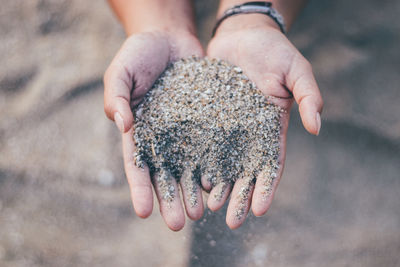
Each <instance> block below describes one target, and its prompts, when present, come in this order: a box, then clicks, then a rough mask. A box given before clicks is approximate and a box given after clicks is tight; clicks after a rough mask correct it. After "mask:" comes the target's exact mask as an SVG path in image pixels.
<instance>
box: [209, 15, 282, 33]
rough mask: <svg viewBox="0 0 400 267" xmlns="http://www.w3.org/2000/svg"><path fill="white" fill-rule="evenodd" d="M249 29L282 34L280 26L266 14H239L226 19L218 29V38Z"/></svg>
mask: <svg viewBox="0 0 400 267" xmlns="http://www.w3.org/2000/svg"><path fill="white" fill-rule="evenodd" d="M247 29H271V30H277V31H279V32H280V28H279V25H278V24H277V23H276V22H275V21H274V20H273V19H272V18H270V17H269V16H267V15H264V14H257V13H252V14H238V15H234V16H231V17H228V18H226V19H225V20H224V21H223V22H222V23H221V24H220V25H219V27H218V29H217V31H216V36H217V35H220V34H225V33H231V32H235V31H241V30H247Z"/></svg>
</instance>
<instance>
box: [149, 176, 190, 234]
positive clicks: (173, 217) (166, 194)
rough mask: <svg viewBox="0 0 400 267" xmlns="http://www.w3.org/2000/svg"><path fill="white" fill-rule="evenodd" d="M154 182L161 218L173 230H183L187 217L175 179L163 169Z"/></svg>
mask: <svg viewBox="0 0 400 267" xmlns="http://www.w3.org/2000/svg"><path fill="white" fill-rule="evenodd" d="M153 180H154V181H153V183H154V189H155V191H156V194H157V198H158V202H159V203H160V212H161V216H162V217H163V219H164V221H165V223H166V224H167V226H168V227H169V228H170V229H171V230H173V231H179V230H181V229H182V228H183V226H184V225H185V215H184V213H183V207H182V203H181V199H180V196H179V190H178V185H177V183H176V180H175V178H174V177H172V175H171V173H170V172H169V171H168V170H164V169H162V170H160V172H159V173H156V174H155V175H154V179H153Z"/></svg>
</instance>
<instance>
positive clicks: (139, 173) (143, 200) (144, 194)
mask: <svg viewBox="0 0 400 267" xmlns="http://www.w3.org/2000/svg"><path fill="white" fill-rule="evenodd" d="M122 149H123V156H124V166H125V173H126V177H127V179H128V183H129V189H130V191H131V198H132V203H133V207H134V209H135V212H136V214H137V215H138V216H139V217H141V218H146V217H148V216H150V214H151V212H152V210H153V191H152V189H151V187H152V186H151V180H150V174H149V169H148V168H147V167H145V168H144V169H141V168H139V167H137V166H136V164H135V159H134V151H135V143H134V141H133V127H132V128H131V129H130V130H129V131H128V132H126V133H124V134H122Z"/></svg>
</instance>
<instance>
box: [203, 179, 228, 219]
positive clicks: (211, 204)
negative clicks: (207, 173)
mask: <svg viewBox="0 0 400 267" xmlns="http://www.w3.org/2000/svg"><path fill="white" fill-rule="evenodd" d="M230 191H231V186H230V185H227V184H223V183H221V184H218V185H217V186H216V187H214V188H213V189H212V191H211V192H210V196H209V197H208V199H207V206H208V208H209V209H210V210H211V211H214V212H215V211H218V210H219V209H221V208H222V207H223V206H224V204H225V202H226V199H227V198H228V196H229V193H230Z"/></svg>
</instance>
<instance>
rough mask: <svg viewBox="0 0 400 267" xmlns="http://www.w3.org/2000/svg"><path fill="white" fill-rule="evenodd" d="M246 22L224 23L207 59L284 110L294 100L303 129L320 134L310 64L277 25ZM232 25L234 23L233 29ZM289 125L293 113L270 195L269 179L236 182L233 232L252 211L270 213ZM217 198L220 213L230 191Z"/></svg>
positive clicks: (211, 203)
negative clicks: (241, 76)
mask: <svg viewBox="0 0 400 267" xmlns="http://www.w3.org/2000/svg"><path fill="white" fill-rule="evenodd" d="M246 16H252V15H246ZM257 16H263V15H257ZM264 17H265V16H264ZM242 18H243V16H237V18H229V19H228V20H227V22H226V25H224V23H225V22H224V23H223V24H221V27H220V29H219V30H218V31H217V34H216V36H215V37H214V38H213V39H212V40H211V42H210V44H209V46H208V50H207V55H208V56H209V57H211V58H220V59H224V60H226V61H228V62H230V63H232V64H234V65H237V66H239V67H241V68H242V70H243V72H244V73H245V74H246V75H247V76H248V77H249V79H250V80H252V81H253V82H254V83H255V84H256V86H257V87H258V89H259V90H260V91H261V92H262V93H263V94H264V95H265V96H267V97H268V98H269V99H270V100H271V101H272V102H273V103H275V104H277V105H279V106H280V107H282V108H283V109H284V110H286V111H289V110H290V108H291V106H292V104H293V98H294V100H295V101H296V102H297V104H298V106H299V112H300V116H301V119H302V122H303V125H304V127H305V129H306V130H307V131H308V132H309V133H311V134H314V135H318V133H319V130H320V127H321V118H320V114H321V111H322V106H323V101H322V98H321V95H320V92H319V89H318V86H317V83H316V81H315V78H314V75H313V73H312V69H311V65H310V63H309V62H308V61H307V60H306V59H305V58H304V57H303V56H302V55H301V54H300V52H299V51H298V50H297V49H296V48H295V47H294V46H293V45H292V44H291V42H290V41H289V40H288V39H287V38H286V36H285V35H284V34H282V33H281V32H280V31H279V28H278V27H277V25H274V22H273V21H267V22H265V21H263V22H261V23H258V22H257V23H255V24H254V23H253V22H252V25H249V26H248V27H247V26H246V25H245V22H244V21H241V19H242ZM257 19H258V18H257ZM262 19H263V20H264V18H262ZM229 20H232V24H231V25H229V23H230V22H228V21H229ZM235 23H237V24H235ZM288 123H289V112H285V113H283V114H282V117H281V136H280V155H279V169H278V172H277V175H276V177H272V178H274V179H273V184H272V190H271V193H270V194H269V195H268V196H267V197H265V191H264V190H263V184H265V182H267V181H268V180H269V179H271V177H267V176H265V175H259V176H258V177H257V180H256V183H255V184H254V183H249V182H248V181H251V179H250V180H249V179H238V180H237V181H236V183H235V184H234V185H233V188H232V192H231V198H230V202H229V205H228V210H227V215H226V222H227V224H228V226H229V227H230V228H232V229H234V228H237V227H239V226H240V225H241V224H242V223H243V221H244V220H245V218H246V216H245V215H247V213H248V211H249V209H250V207H251V209H252V211H253V214H254V215H256V216H261V215H263V214H265V213H266V212H267V210H268V208H269V206H270V204H271V201H272V198H273V195H274V193H275V191H276V188H277V186H278V183H279V180H280V178H281V176H282V171H283V166H284V161H285V148H286V133H287V129H288ZM202 186H203V187H204V188H205V189H210V184H209V183H207V181H205V180H202ZM218 187H219V186H218V185H217V186H215V187H214V188H213V189H212V190H218ZM244 189H245V190H244ZM243 192H245V193H246V194H247V198H245V199H247V200H246V203H245V207H244V216H240V217H238V216H237V211H238V209H239V208H241V209H243V203H241V201H240V199H243V197H240V196H239V195H240V194H243ZM214 195H215V194H214V193H213V191H211V194H210V197H209V199H208V207H209V208H210V209H211V210H218V209H219V208H221V207H222V206H223V204H224V202H225V201H226V199H227V198H228V195H229V192H228V193H226V194H225V196H224V198H222V199H217V198H216V197H214Z"/></svg>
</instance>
